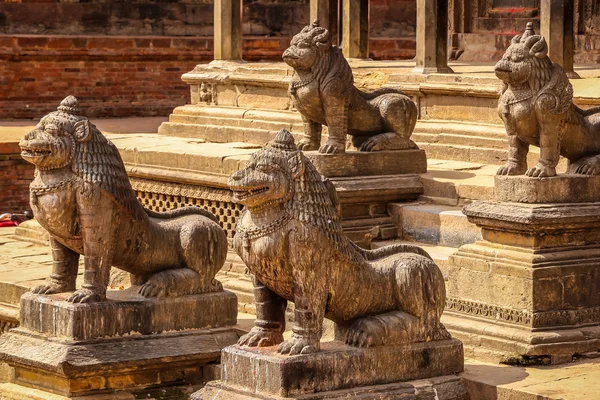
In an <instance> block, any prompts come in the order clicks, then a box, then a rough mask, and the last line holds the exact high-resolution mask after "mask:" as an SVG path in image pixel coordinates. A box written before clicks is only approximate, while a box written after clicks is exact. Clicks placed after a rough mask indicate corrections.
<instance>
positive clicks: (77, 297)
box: [65, 288, 106, 303]
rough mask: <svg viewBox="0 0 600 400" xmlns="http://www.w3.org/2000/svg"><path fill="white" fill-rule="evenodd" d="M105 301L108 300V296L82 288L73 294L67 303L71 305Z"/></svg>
mask: <svg viewBox="0 0 600 400" xmlns="http://www.w3.org/2000/svg"><path fill="white" fill-rule="evenodd" d="M104 300H106V294H104V293H98V292H96V291H94V290H91V289H84V288H82V289H79V290H76V291H75V292H73V294H72V295H70V296H69V297H67V299H66V300H65V301H67V302H69V303H96V302H99V301H104Z"/></svg>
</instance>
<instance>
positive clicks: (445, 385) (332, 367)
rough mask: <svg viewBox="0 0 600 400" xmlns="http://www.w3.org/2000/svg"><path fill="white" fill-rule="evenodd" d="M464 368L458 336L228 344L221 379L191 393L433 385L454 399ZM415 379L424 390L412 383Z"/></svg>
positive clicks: (278, 395) (302, 392) (373, 390)
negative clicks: (291, 348)
mask: <svg viewBox="0 0 600 400" xmlns="http://www.w3.org/2000/svg"><path fill="white" fill-rule="evenodd" d="M462 370H463V350H462V344H461V343H460V342H459V341H457V340H444V341H438V342H429V343H416V344H410V345H403V346H382V347H372V348H367V349H358V348H354V347H349V346H346V345H344V344H342V343H341V342H338V341H333V342H326V343H322V351H321V352H319V353H316V354H310V355H300V356H294V357H289V356H283V355H280V354H278V353H276V352H275V347H270V348H262V349H248V348H240V347H238V346H230V347H228V348H226V349H224V350H223V355H222V375H221V381H216V382H210V383H209V384H208V385H207V386H206V389H204V392H199V393H197V394H196V395H195V398H197V399H267V398H268V399H284V398H302V399H322V398H328V399H335V398H340V399H341V398H348V397H355V396H360V397H359V398H361V399H382V398H385V399H388V398H389V399H393V398H399V397H402V396H406V397H402V398H407V399H425V398H427V397H426V396H425V397H420V396H424V393H427V392H428V391H429V392H430V393H433V388H437V389H436V390H439V392H440V394H439V398H440V399H447V400H450V399H457V400H458V399H465V398H466V396H465V394H466V390H465V389H464V387H463V386H462V382H461V379H460V378H458V377H456V376H455V375H454V374H457V373H460V372H462ZM449 376H451V377H449ZM415 380H427V381H418V382H416V381H415ZM400 382H402V383H400ZM419 385H421V386H423V388H424V390H423V391H424V393H422V392H420V390H416V389H415V388H416V387H418V386H419ZM442 393H443V395H442ZM401 395H402V396H401ZM411 396H412V397H411ZM192 398H194V397H192Z"/></svg>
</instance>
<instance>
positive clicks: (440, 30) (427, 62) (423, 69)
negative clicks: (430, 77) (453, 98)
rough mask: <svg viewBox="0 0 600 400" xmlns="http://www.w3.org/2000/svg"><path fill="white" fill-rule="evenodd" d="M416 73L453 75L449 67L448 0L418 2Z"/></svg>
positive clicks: (418, 0) (423, 0) (421, 0)
mask: <svg viewBox="0 0 600 400" xmlns="http://www.w3.org/2000/svg"><path fill="white" fill-rule="evenodd" d="M415 61H416V67H415V69H414V72H417V73H422V74H432V73H451V72H454V71H452V69H451V68H450V67H449V66H448V0H417V56H416V57H415Z"/></svg>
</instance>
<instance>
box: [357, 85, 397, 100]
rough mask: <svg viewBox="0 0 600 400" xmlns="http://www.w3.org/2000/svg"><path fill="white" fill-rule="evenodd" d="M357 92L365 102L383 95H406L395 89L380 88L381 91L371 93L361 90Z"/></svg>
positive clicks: (370, 91)
mask: <svg viewBox="0 0 600 400" xmlns="http://www.w3.org/2000/svg"><path fill="white" fill-rule="evenodd" d="M356 90H357V91H358V93H359V94H360V97H362V98H363V99H365V100H373V99H374V98H376V97H379V96H381V95H382V94H404V93H402V91H401V90H399V89H394V88H379V89H375V90H369V91H363V90H360V89H356Z"/></svg>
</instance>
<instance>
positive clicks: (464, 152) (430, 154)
mask: <svg viewBox="0 0 600 400" xmlns="http://www.w3.org/2000/svg"><path fill="white" fill-rule="evenodd" d="M416 143H417V145H418V146H419V148H421V149H423V150H425V152H426V153H427V158H434V159H438V160H455V161H467V162H473V163H483V164H496V165H501V164H504V163H505V162H506V160H507V159H508V146H507V147H506V148H505V149H501V148H488V147H472V146H468V145H458V144H442V143H427V142H418V141H417V142H416Z"/></svg>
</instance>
